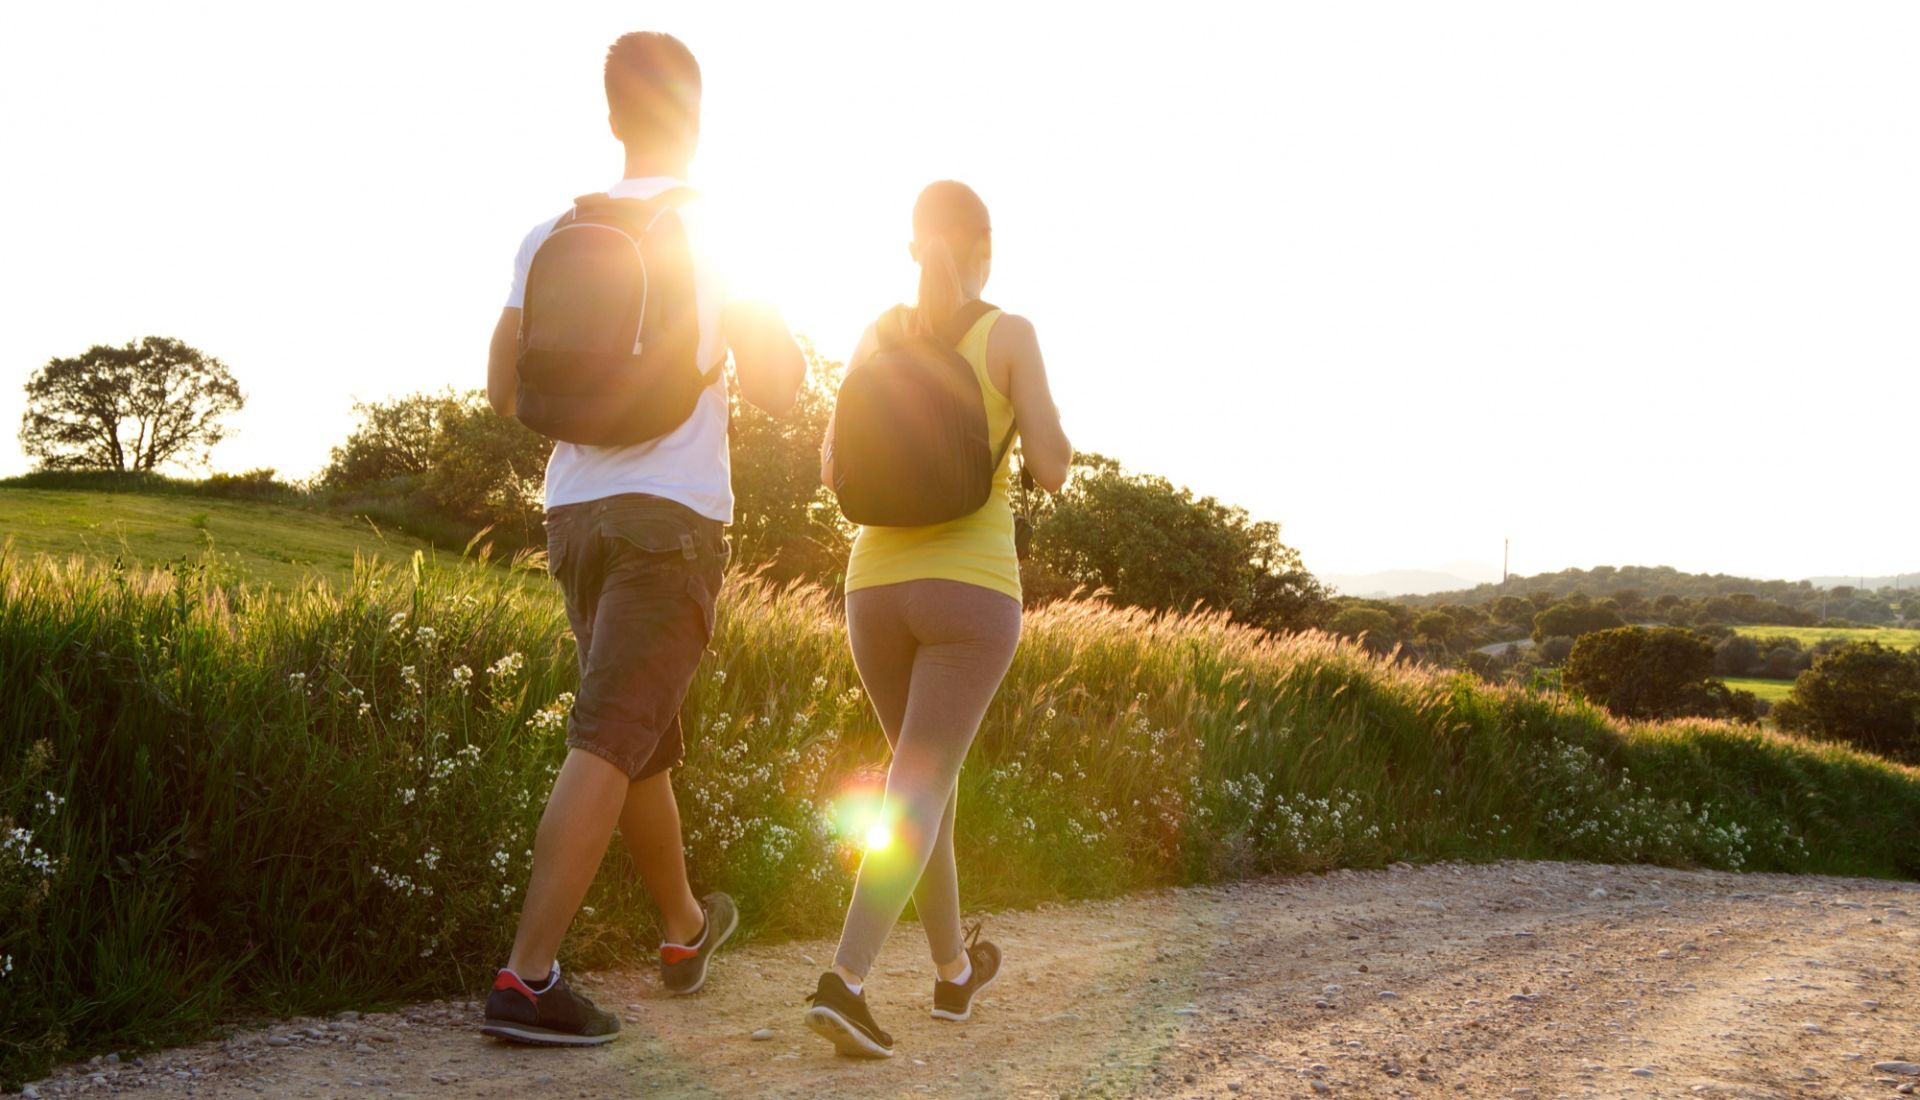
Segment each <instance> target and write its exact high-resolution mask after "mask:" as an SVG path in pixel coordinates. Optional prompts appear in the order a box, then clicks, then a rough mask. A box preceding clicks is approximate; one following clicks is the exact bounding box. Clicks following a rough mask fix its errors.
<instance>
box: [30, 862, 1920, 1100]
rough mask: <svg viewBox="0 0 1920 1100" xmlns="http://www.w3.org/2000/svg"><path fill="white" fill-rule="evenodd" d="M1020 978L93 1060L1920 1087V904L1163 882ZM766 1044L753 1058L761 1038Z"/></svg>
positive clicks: (1712, 885) (1097, 919) (1729, 1088)
mask: <svg viewBox="0 0 1920 1100" xmlns="http://www.w3.org/2000/svg"><path fill="white" fill-rule="evenodd" d="M988 929H989V935H990V936H991V937H992V938H993V939H994V940H996V941H997V942H999V943H1000V944H1001V945H1002V947H1003V948H1004V949H1005V951H1006V957H1007V973H1006V975H1005V976H1004V977H1003V978H1002V980H1001V982H1000V983H999V984H998V985H996V986H995V987H994V988H993V989H992V990H990V991H989V992H988V993H986V994H984V995H983V998H982V1003H981V1004H980V1006H979V1007H978V1008H977V1009H976V1013H975V1016H974V1019H973V1020H972V1021H971V1022H970V1023H966V1024H948V1023H940V1022H937V1021H934V1020H932V1019H930V1018H929V1017H928V1015H927V1004H928V998H929V996H930V992H931V985H930V978H929V977H928V975H927V973H926V971H927V967H926V966H925V965H924V964H923V962H922V957H923V954H924V952H925V949H926V948H925V941H924V940H923V939H922V938H921V936H920V934H919V930H918V928H917V927H914V926H903V927H902V928H901V930H900V932H899V933H898V934H896V936H895V937H894V940H893V941H892V942H891V943H890V944H889V945H888V947H887V951H886V953H885V954H884V955H883V956H882V958H881V960H880V964H879V967H878V969H877V971H876V973H875V975H874V978H873V980H872V982H871V985H870V993H869V996H870V998H871V1000H872V1003H873V1005H874V1012H875V1015H876V1016H877V1017H878V1018H879V1020H880V1022H881V1023H882V1025H884V1026H886V1027H888V1028H890V1029H891V1030H892V1031H893V1032H894V1035H895V1038H896V1041H897V1043H898V1049H899V1055H898V1056H897V1057H895V1058H894V1059H893V1060H892V1061H889V1062H878V1063H875V1062H853V1061H849V1060H846V1059H839V1058H836V1057H834V1056H833V1054H832V1052H831V1049H830V1048H829V1047H828V1046H827V1045H826V1044H825V1043H823V1042H821V1041H820V1040H819V1039H817V1038H816V1037H814V1036H813V1035H812V1034H810V1033H809V1032H807V1031H806V1030H805V1028H804V1027H803V1026H802V1025H801V1023H800V1011H801V998H802V996H803V995H804V994H806V993H807V992H809V991H811V989H812V984H813V979H814V977H815V976H816V975H817V974H818V972H819V970H820V967H821V965H822V964H823V963H824V962H825V960H826V959H827V958H828V956H829V954H830V951H829V947H828V945H826V944H825V943H819V942H805V943H790V944H782V945H778V946H768V947H750V948H743V949H740V950H737V951H731V952H727V953H724V954H723V955H722V956H721V959H720V961H719V962H718V963H717V964H716V969H715V971H714V977H713V980H712V981H711V983H710V984H709V987H708V990H707V991H706V992H704V993H701V994H700V995H698V996H697V997H695V998H691V999H688V1000H685V1001H674V1000H671V999H670V998H668V997H666V996H665V994H664V993H663V992H662V991H661V990H660V988H659V986H658V985H657V984H656V983H655V981H654V980H653V978H652V976H651V975H650V974H648V973H646V972H644V971H638V970H636V971H625V972H612V973H601V974H595V975H592V976H590V977H587V978H583V979H582V980H581V983H580V984H581V986H582V988H585V989H589V990H591V992H592V993H593V994H594V995H595V996H596V998H597V999H598V1000H599V1001H600V1003H601V1004H603V1005H610V1006H624V1009H625V1011H624V1012H623V1015H624V1016H625V1018H626V1033H625V1034H624V1035H623V1037H622V1038H621V1040H620V1041H619V1042H617V1043H614V1044H612V1045H611V1046H607V1047H601V1048H597V1049H595V1050H591V1051H548V1050H534V1049H526V1048H516V1047H509V1046H504V1045H498V1044H495V1043H492V1042H489V1041H487V1040H484V1039H482V1038H480V1037H479V1036H478V1035H477V1034H476V1033H475V1032H474V1030H473V1025H474V1024H475V1022H476V1021H477V1018H478V1008H477V1006H475V1005H470V1004H460V1003H441V1004H433V1005H422V1006H418V1007H416V1008H413V1009H410V1010H407V1011H405V1012H401V1013H390V1014H389V1013H383V1014H377V1015H369V1016H365V1017H361V1018H358V1019H345V1020H324V1021H320V1020H302V1021H292V1022H289V1023H285V1024H282V1025H279V1026H276V1027H273V1028H270V1029H267V1030H264V1031H258V1032H249V1033H245V1034H240V1035H236V1036H234V1037H232V1038H231V1039H228V1040H225V1041H222V1042H216V1043H208V1044H204V1045H201V1046H198V1047H192V1048H187V1049H183V1050H178V1051H172V1052H168V1053H166V1054H163V1055H157V1056H153V1057H149V1058H146V1059H144V1062H143V1063H142V1064H138V1065H135V1064H118V1065H109V1064H106V1063H105V1062H104V1061H102V1062H99V1063H98V1064H94V1065H88V1066H75V1067H71V1068H69V1069H68V1070H66V1071H64V1072H62V1073H61V1074H60V1075H58V1076H56V1077H55V1078H53V1079H50V1080H47V1081H43V1082H40V1083H39V1084H38V1086H37V1090H36V1091H37V1092H38V1093H39V1094H40V1095H41V1096H49V1097H50V1096H62V1095H68V1094H69V1093H72V1092H76V1091H92V1092H95V1093H100V1092H105V1091H112V1092H115V1093H126V1094H132V1095H140V1096H145V1095H155V1096H158V1095H193V1096H212V1097H253V1096H257V1095H266V1096H289V1097H332V1096H343V1095H345V1096H416V1097H449V1098H451V1097H467V1096H484V1097H492V1096H497V1097H509V1096H511V1097H527V1096H533V1097H542V1098H545V1097H572V1096H576V1095H577V1096H582V1097H599V1096H613V1095H622V1096H625V1095H669V1096H682V1095H687V1096H694V1095H697V1096H753V1097H761V1096H767V1097H773V1096H781V1097H799V1096H906V1097H919V1096H955V1097H974V1096H1062V1095H1066V1096H1135V1095H1141V1096H1227V1095H1238V1096H1248V1097H1256V1096H1258V1097H1265V1096H1272V1097H1315V1096H1326V1095H1332V1096H1347V1097H1392V1096H1469V1097H1491V1096H1502V1097H1505V1096H1534V1097H1543V1098H1545V1097H1570V1098H1571V1097H1589V1096H1594V1097H1628V1096H1630V1097H1655V1096H1673V1097H1680V1096H1687V1097H1691V1096H1702V1095H1704V1096H1719V1097H1754V1098H1760V1097H1794V1098H1801V1097H1853V1098H1863V1097H1870V1096H1889V1097H1891V1096H1896V1095H1898V1094H1899V1090H1900V1089H1901V1088H1902V1087H1903V1086H1905V1087H1907V1088H1908V1089H1909V1091H1911V1089H1912V1086H1914V1085H1915V1084H1920V1066H1916V1067H1913V1072H1914V1073H1915V1074H1916V1075H1915V1076H1908V1075H1906V1074H1905V1073H1904V1072H1901V1071H1900V1070H1898V1069H1893V1070H1888V1069H1876V1068H1875V1063H1885V1062H1892V1061H1897V1060H1907V1061H1911V1062H1920V988H1917V987H1920V886H1916V885H1913V884H1908V883H1884V882H1868V881H1858V880H1847V879H1820V878H1791V877H1785V876H1740V875H1727V874H1708V873H1692V872H1679V871H1666V870H1658V869H1650V868H1638V867H1627V868H1616V867H1597V866H1587V865H1579V864H1548V863H1527V864H1496V865H1492V866H1479V867H1465V866H1437V867H1427V868H1419V869H1414V868H1404V867H1397V868H1395V869H1392V870H1388V871H1378V872H1364V873H1356V872H1339V873H1336V874H1332V875H1328V876H1325V877H1314V878H1300V879H1284V880H1272V881H1265V882H1254V883H1244V884H1240V885H1235V886H1228V887H1221V888H1213V889H1193V890H1178V891H1167V892H1162V893H1156V894H1149V895H1140V896H1135V897H1128V898H1123V899H1119V900H1116V901H1110V902H1092V903H1086V904H1079V905H1071V906H1058V907H1052V908H1047V909H1042V910H1038V911H1034V912H1025V913H1012V914H1007V915H1005V916H1001V917H996V918H994V919H992V920H991V921H990V922H989V923H988ZM763 1028H764V1029H770V1030H771V1037H770V1038H762V1039H754V1038H752V1036H753V1034H754V1033H755V1032H756V1031H759V1030H760V1029H763Z"/></svg>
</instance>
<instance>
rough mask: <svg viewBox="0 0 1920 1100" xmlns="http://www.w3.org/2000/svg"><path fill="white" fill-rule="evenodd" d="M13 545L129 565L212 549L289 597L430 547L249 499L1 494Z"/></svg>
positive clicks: (2, 537) (4, 535)
mask: <svg viewBox="0 0 1920 1100" xmlns="http://www.w3.org/2000/svg"><path fill="white" fill-rule="evenodd" d="M9 540H11V541H12V542H13V544H14V546H15V547H16V549H18V550H19V551H21V552H23V553H27V554H48V555H54V556H58V557H65V556H67V555H74V554H77V555H83V556H87V557H92V558H97V559H101V560H105V561H112V560H113V559H115V558H119V559H121V560H122V561H124V562H125V563H127V564H128V565H131V566H164V565H167V564H168V563H172V562H181V561H184V562H192V563H200V562H203V561H204V560H205V556H206V554H207V553H208V551H210V550H211V551H212V552H213V553H214V554H216V555H217V556H218V565H219V567H220V568H222V569H225V570H228V571H230V572H234V573H237V574H238V575H240V576H241V577H244V578H247V579H251V580H253V581H255V582H257V583H260V584H267V585H272V586H273V587H275V588H279V589H283V590H286V589H292V588H295V587H297V586H298V585H299V584H300V583H301V582H302V581H305V580H307V579H309V578H312V577H325V578H327V579H329V580H332V581H335V582H342V581H345V580H347V579H348V578H349V577H350V576H351V575H352V573H353V561H354V556H355V555H356V554H361V553H369V552H375V551H378V552H384V553H387V554H390V555H393V556H396V557H405V556H406V555H407V554H410V553H412V552H413V551H414V550H416V549H420V548H422V547H424V546H425V545H426V544H425V543H422V542H420V541H418V540H416V539H410V538H407V537H406V536H404V535H400V534H397V533H390V532H382V531H379V530H377V529H375V528H374V527H373V525H372V524H370V523H368V522H366V521H365V520H353V519H348V518H345V517H342V516H333V515H327V514H326V513H323V512H315V511H309V510H305V509H300V508H290V507H284V506H279V505H273V504H261V503H256V502H252V501H233V500H219V499H214V498H211V497H204V496H186V495H161V494H156V493H153V492H125V493H116V492H97V491H92V490H47V489H19V488H3V487H0V543H5V542H7V541H9Z"/></svg>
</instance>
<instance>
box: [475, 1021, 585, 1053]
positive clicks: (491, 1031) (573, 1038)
mask: <svg viewBox="0 0 1920 1100" xmlns="http://www.w3.org/2000/svg"><path fill="white" fill-rule="evenodd" d="M480 1034H482V1035H491V1036H493V1037H494V1038H495V1039H504V1040H506V1041H507V1042H509V1043H528V1044H531V1045H533V1046H537V1047H597V1046H600V1045H601V1044H603V1043H611V1042H613V1041H614V1039H616V1038H618V1037H619V1033H618V1032H615V1033H614V1034H612V1035H569V1034H567V1033H566V1032H564V1031H548V1030H547V1029H546V1028H544V1027H534V1026H533V1025H531V1024H509V1023H497V1022H495V1021H491V1020H489V1021H487V1022H486V1023H484V1024H481V1025H480Z"/></svg>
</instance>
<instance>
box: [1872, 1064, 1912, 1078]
mask: <svg viewBox="0 0 1920 1100" xmlns="http://www.w3.org/2000/svg"><path fill="white" fill-rule="evenodd" d="M1873 1068H1874V1069H1875V1070H1876V1071H1877V1072H1880V1073H1899V1074H1904V1075H1906V1076H1908V1077H1920V1065H1915V1064H1913V1063H1912V1062H1875V1063H1874V1064H1873Z"/></svg>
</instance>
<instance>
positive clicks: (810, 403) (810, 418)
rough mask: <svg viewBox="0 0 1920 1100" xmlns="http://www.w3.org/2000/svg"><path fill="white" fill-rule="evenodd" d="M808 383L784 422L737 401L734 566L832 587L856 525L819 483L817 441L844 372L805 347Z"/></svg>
mask: <svg viewBox="0 0 1920 1100" xmlns="http://www.w3.org/2000/svg"><path fill="white" fill-rule="evenodd" d="M801 350H802V351H803V352H804V353H805V354H806V357H807V381H806V384H805V385H804V386H802V387H801V389H800V395H799V398H798V399H797V400H796V401H795V403H794V407H793V408H792V410H790V411H789V412H788V413H787V414H786V415H784V416H780V417H774V416H769V415H767V414H766V413H764V412H761V411H760V410H759V409H756V408H754V407H753V406H752V405H749V404H747V403H746V402H744V401H742V400H740V397H739V394H738V391H735V394H734V396H733V398H732V400H733V426H732V429H731V431H730V432H729V439H730V446H731V451H732V457H733V494H734V498H735V505H734V522H733V529H732V535H733V544H734V553H735V555H736V561H737V562H738V563H739V564H741V565H743V566H746V567H748V568H764V569H765V571H766V574H767V576H769V577H770V578H772V579H774V580H776V581H785V580H790V579H793V578H796V577H805V578H807V579H809V580H814V581H818V582H820V583H821V584H825V585H828V586H832V585H833V584H834V582H835V580H836V579H837V578H838V577H839V576H840V575H841V574H842V573H843V572H844V571H845V570H846V567H847V550H848V547H849V545H850V543H851V541H852V538H853V525H852V524H849V523H847V522H846V520H845V519H843V518H842V517H841V515H840V507H839V505H838V504H837V503H835V501H834V499H833V494H832V493H830V492H828V491H827V488H826V486H824V485H822V484H820V441H821V439H823V438H824V437H825V436H826V432H827V421H828V419H829V418H830V417H831V416H832V415H833V401H834V395H835V394H836V393H837V392H838V391H839V388H840V377H841V375H842V373H843V372H844V368H843V367H842V366H841V364H839V363H836V362H832V361H830V360H828V359H826V358H824V357H823V356H821V355H820V353H819V352H818V351H817V350H816V349H815V348H814V346H813V344H812V342H811V341H806V340H802V342H801Z"/></svg>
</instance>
